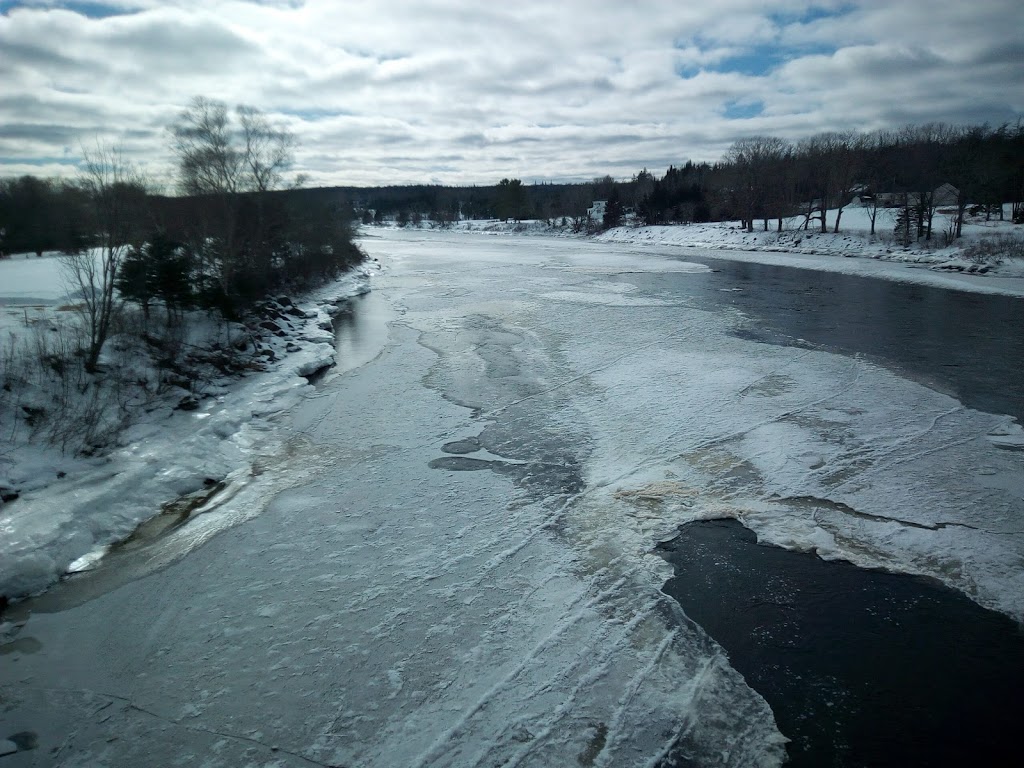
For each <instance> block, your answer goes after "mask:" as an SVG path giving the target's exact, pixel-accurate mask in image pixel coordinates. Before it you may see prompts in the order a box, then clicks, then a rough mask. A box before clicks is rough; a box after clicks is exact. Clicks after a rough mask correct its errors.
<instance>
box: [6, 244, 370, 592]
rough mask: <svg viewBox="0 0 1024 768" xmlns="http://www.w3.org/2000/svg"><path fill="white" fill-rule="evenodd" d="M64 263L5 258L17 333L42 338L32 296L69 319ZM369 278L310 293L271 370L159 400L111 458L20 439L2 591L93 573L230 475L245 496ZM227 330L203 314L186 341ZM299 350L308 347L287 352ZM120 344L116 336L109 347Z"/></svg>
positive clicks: (9, 479) (362, 272)
mask: <svg viewBox="0 0 1024 768" xmlns="http://www.w3.org/2000/svg"><path fill="white" fill-rule="evenodd" d="M58 264H59V262H58V261H57V260H56V259H54V258H43V259H15V260H3V261H0V309H2V310H3V311H2V315H3V316H5V317H7V318H9V319H10V318H13V319H14V322H9V323H8V325H7V327H6V329H5V330H6V333H7V334H8V335H12V334H25V333H26V332H28V331H29V330H30V328H29V329H27V328H26V327H25V326H24V324H23V323H20V324H19V323H18V322H17V319H18V317H19V313H21V312H23V311H24V307H22V306H21V305H20V304H18V302H20V301H22V300H23V299H24V297H28V296H31V297H33V300H34V301H39V300H45V301H47V302H49V305H44V306H42V307H40V308H38V311H39V313H40V315H41V316H43V317H53V316H54V314H55V313H58V312H60V311H61V310H59V309H58V308H55V307H53V306H52V305H53V304H55V303H57V302H60V301H62V300H64V299H65V298H66V296H64V295H63V293H62V292H61V291H60V290H58V289H55V288H53V286H54V285H55V284H59V282H60V281H59V274H58V270H59V267H58ZM368 278H369V271H368V270H367V269H365V268H359V269H357V270H355V271H353V272H352V273H349V274H348V275H347V276H345V277H343V278H342V279H341V280H339V281H337V282H336V283H333V284H331V285H329V286H326V287H324V288H322V289H319V290H317V291H314V292H313V293H311V294H310V295H309V296H307V297H305V299H304V302H303V303H302V306H303V308H304V309H305V310H306V312H305V315H306V316H305V317H304V318H302V319H301V320H300V321H297V322H296V326H297V328H296V330H295V332H294V334H293V335H292V337H289V338H281V339H277V338H274V339H273V340H272V341H270V342H269V344H270V346H271V348H273V349H275V352H276V355H277V358H278V359H277V360H276V361H275V362H272V363H269V364H267V366H266V367H267V369H268V370H266V372H263V373H260V374H259V375H252V376H249V377H246V378H244V379H242V380H241V381H240V382H236V381H233V380H231V379H228V378H226V377H225V378H222V379H221V380H220V381H214V382H212V383H210V384H209V385H208V386H207V387H206V392H205V395H206V396H207V397H206V399H203V400H200V401H199V403H200V404H199V407H198V409H197V410H195V411H190V412H185V411H181V410H174V409H173V405H174V403H175V402H176V401H175V400H174V399H173V397H172V399H171V400H165V401H163V402H155V403H152V404H150V405H149V406H148V407H147V409H146V411H145V412H143V413H140V414H138V415H137V421H136V423H134V424H132V425H131V426H130V427H129V428H128V429H127V430H126V431H125V432H124V433H123V434H122V435H121V436H120V438H119V442H118V447H117V448H116V449H115V450H113V451H112V452H110V453H108V454H106V455H102V456H99V457H95V458H81V457H74V456H70V455H64V454H62V453H61V452H60V450H59V449H58V448H56V447H52V446H46V445H43V444H40V443H39V442H38V441H31V442H25V441H23V440H21V441H16V442H14V443H13V444H12V445H11V447H10V448H9V449H8V450H7V451H5V452H4V453H3V454H2V455H0V486H6V487H13V488H16V489H18V490H19V491H20V492H21V497H20V498H19V499H18V500H17V502H16V503H11V504H3V505H0V595H7V596H11V597H16V596H20V595H24V594H29V593H32V592H36V591H38V590H41V589H44V588H45V587H47V586H49V585H50V584H51V583H53V582H54V581H56V580H57V579H58V578H59V577H60V576H62V575H63V574H65V573H67V572H69V571H76V570H80V569H81V568H84V567H86V566H87V565H88V564H89V563H91V562H93V561H95V560H96V559H97V557H98V555H100V554H102V553H104V552H105V551H106V550H107V548H108V547H109V546H110V545H111V544H112V543H114V542H117V541H120V540H122V539H124V538H125V537H127V536H128V535H130V534H131V533H132V531H134V530H135V528H136V527H137V526H138V525H139V523H141V522H143V521H145V520H146V519H148V518H151V517H153V516H154V515H156V514H159V512H160V509H161V505H163V504H166V503H168V502H172V501H174V500H175V499H177V498H178V497H180V496H182V495H185V494H190V493H194V492H196V491H198V490H200V489H202V488H203V486H204V482H206V481H208V480H209V479H213V480H221V479H224V478H226V479H227V481H228V484H229V486H230V489H229V491H228V492H225V493H236V492H237V489H238V487H239V486H241V485H244V484H245V483H246V482H247V479H246V476H247V473H248V472H249V470H250V468H251V463H252V461H253V460H254V459H255V458H256V457H258V456H259V455H260V452H261V451H267V450H272V449H271V448H269V447H268V440H269V442H270V443H272V442H273V439H272V438H269V437H268V433H269V432H270V422H271V420H273V419H274V418H275V417H276V416H277V415H278V414H280V413H281V412H283V411H285V410H287V409H288V408H289V407H290V406H292V405H294V404H295V403H296V402H297V401H298V400H299V399H301V398H302V397H304V396H305V393H306V392H307V391H308V390H309V389H310V388H311V387H310V385H309V383H308V382H307V381H306V379H305V378H303V377H304V376H307V375H309V374H311V373H313V372H315V371H317V370H319V369H321V368H323V367H324V366H327V365H331V364H332V363H333V361H334V346H333V337H332V335H331V334H330V332H329V331H324V330H323V326H325V325H326V326H329V323H330V316H329V313H330V312H333V311H336V310H335V306H336V304H337V303H338V302H339V301H342V300H343V299H345V298H347V297H350V296H354V295H357V294H359V293H362V292H365V291H366V290H368ZM40 297H41V298H40ZM223 329H224V324H223V323H218V322H214V321H211V320H209V319H204V318H203V316H200V315H198V314H197V315H196V316H195V317H193V318H191V323H190V325H189V333H190V335H189V336H188V337H186V339H185V342H186V343H191V344H194V345H198V344H200V343H201V342H202V340H204V339H206V338H208V337H210V336H216V335H217V334H218V333H222V332H223ZM229 332H233V331H231V328H230V327H229ZM289 342H292V343H293V344H294V343H296V342H297V347H298V348H296V351H294V352H291V353H285V346H286V344H288V343H289ZM116 346H117V340H116V339H115V338H112V339H111V340H110V341H109V342H108V348H111V349H112V348H114V347H116ZM139 375H146V374H145V373H140V374H139ZM177 397H180V394H179V395H178V396H177ZM8 428H9V425H8Z"/></svg>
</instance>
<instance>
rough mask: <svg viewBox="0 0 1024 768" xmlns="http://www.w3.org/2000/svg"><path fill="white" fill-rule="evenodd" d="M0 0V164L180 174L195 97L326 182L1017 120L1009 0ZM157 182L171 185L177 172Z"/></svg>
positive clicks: (1016, 21)
mask: <svg viewBox="0 0 1024 768" xmlns="http://www.w3.org/2000/svg"><path fill="white" fill-rule="evenodd" d="M498 5H499V4H498V3H495V2H483V1H482V0H422V1H420V2H416V1H415V0H388V1H387V2H383V1H368V2H363V1H362V0H305V1H303V0H262V1H255V0H253V1H249V2H246V1H244V0H201V1H200V0H162V1H159V2H158V1H157V0H91V1H86V2H53V1H52V0H0V14H2V15H0V176H7V175H12V174H21V173H34V174H36V175H43V176H58V175H61V176H67V175H73V174H74V173H75V164H76V162H77V161H78V160H79V159H80V156H81V147H82V146H83V145H86V146H89V145H94V144H95V142H96V141H97V140H100V141H103V142H116V143H121V144H123V146H124V147H125V150H126V151H127V153H128V154H129V155H130V156H131V157H132V158H133V159H135V160H136V161H138V162H139V163H140V164H143V165H145V167H146V168H147V170H148V172H149V173H150V174H151V175H153V176H154V177H158V178H160V179H164V180H169V179H170V178H171V170H170V169H171V167H172V161H171V158H170V155H169V151H168V132H167V125H168V124H169V123H171V122H172V121H173V119H174V117H175V115H176V114H178V113H179V112H180V111H181V109H182V108H183V107H184V106H185V105H186V104H187V103H188V101H189V100H190V99H191V98H192V97H193V96H195V95H198V94H202V95H204V96H208V97H210V98H215V99H220V100H222V101H225V102H227V103H228V104H242V103H244V104H249V105H252V106H255V107H257V108H259V109H261V110H263V111H264V112H266V113H267V114H268V115H269V116H270V117H271V118H272V119H273V120H275V121H277V122H280V123H281V124H283V125H286V126H287V127H288V128H289V129H290V130H291V131H292V132H293V133H294V134H295V135H296V137H297V139H298V142H299V149H298V151H297V157H296V160H297V163H296V168H295V170H296V171H301V172H304V173H306V174H308V175H309V177H310V180H311V182H312V183H318V184H359V185H362V184H367V185H370V184H399V183H444V184H458V183H481V184H493V183H495V182H496V181H497V180H499V179H500V178H502V177H504V176H511V177H519V178H522V179H524V180H527V181H540V180H584V179H590V178H593V177H594V176H599V175H604V174H605V173H610V174H612V175H614V176H616V177H623V178H628V177H629V176H631V175H632V174H634V173H635V172H636V171H638V170H640V169H641V168H643V167H647V168H650V169H651V170H652V171H655V172H656V173H658V174H661V173H662V172H663V171H664V169H665V168H666V167H667V166H668V165H669V164H670V163H675V164H679V163H680V162H683V161H685V160H687V159H693V160H716V159H718V158H720V157H721V155H722V154H723V153H724V151H725V150H726V149H727V148H728V146H729V145H730V144H731V143H732V142H733V141H734V140H735V139H736V138H739V137H742V136H749V135H754V134H773V135H777V136H782V137H786V138H792V139H797V138H800V137H803V136H807V135H810V134H813V133H815V132H818V131H825V130H844V129H850V128H853V129H858V130H862V131H867V130H874V129H878V128H893V127H899V126H902V125H905V124H907V123H921V122H930V121H943V122H949V123H972V124H973V123H981V122H986V121H987V122H991V123H996V124H998V123H1002V122H1005V121H1016V120H1017V119H1018V118H1020V117H1021V116H1022V115H1024V35H1022V31H1024V15H1022V12H1021V6H1020V0H972V1H971V2H965V1H964V0H854V1H851V2H846V1H844V0H820V1H811V0H638V1H636V2H630V1H629V0H615V1H614V2H606V1H605V0H541V1H540V2H535V0H517V2H507V3H501V4H500V5H501V6H502V7H500V8H499V7H498ZM168 183H169V181H168Z"/></svg>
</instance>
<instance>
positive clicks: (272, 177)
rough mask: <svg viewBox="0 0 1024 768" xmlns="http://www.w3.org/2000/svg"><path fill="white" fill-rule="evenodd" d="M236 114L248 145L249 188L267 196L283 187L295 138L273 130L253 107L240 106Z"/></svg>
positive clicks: (246, 160)
mask: <svg viewBox="0 0 1024 768" xmlns="http://www.w3.org/2000/svg"><path fill="white" fill-rule="evenodd" d="M237 112H238V119H239V122H240V123H241V126H242V138H243V141H244V143H245V150H244V155H243V157H244V159H245V166H246V170H247V176H248V178H247V179H246V181H247V184H246V186H247V187H248V188H249V189H251V190H252V191H255V192H266V191H267V190H270V189H273V188H274V187H277V186H279V185H280V184H281V181H282V177H283V174H284V171H285V169H286V168H288V166H290V165H291V163H292V150H293V149H294V147H295V137H294V136H293V135H292V134H291V133H289V132H288V131H285V130H281V129H276V128H274V127H273V126H272V125H271V124H270V123H269V122H268V120H267V118H266V116H265V115H264V114H263V113H262V112H260V111H259V110H257V109H255V108H253V107H246V106H240V107H238V110H237Z"/></svg>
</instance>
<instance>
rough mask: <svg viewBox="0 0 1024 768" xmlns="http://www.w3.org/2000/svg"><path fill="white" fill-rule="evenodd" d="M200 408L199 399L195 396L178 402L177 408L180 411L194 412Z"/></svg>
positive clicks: (188, 396)
mask: <svg viewBox="0 0 1024 768" xmlns="http://www.w3.org/2000/svg"><path fill="white" fill-rule="evenodd" d="M198 407H199V398H198V397H196V396H195V395H187V396H186V397H183V398H181V400H180V401H178V404H177V405H176V406H175V408H177V409H178V410H179V411H194V410H196V408H198Z"/></svg>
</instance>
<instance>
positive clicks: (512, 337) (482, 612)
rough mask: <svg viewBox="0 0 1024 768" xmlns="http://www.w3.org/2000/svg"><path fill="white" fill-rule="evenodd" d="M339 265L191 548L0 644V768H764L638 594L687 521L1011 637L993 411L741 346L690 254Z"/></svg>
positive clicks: (1020, 524) (736, 325)
mask: <svg viewBox="0 0 1024 768" xmlns="http://www.w3.org/2000/svg"><path fill="white" fill-rule="evenodd" d="M364 247H365V248H366V250H367V251H368V252H369V253H370V254H371V255H373V256H376V257H378V258H379V259H380V260H381V261H382V263H383V265H384V270H383V272H382V273H381V274H380V275H379V276H378V277H376V278H375V279H374V293H373V294H372V298H366V299H363V300H361V302H360V304H361V307H357V309H356V311H359V310H360V309H362V312H361V314H359V315H358V316H356V317H353V318H351V319H350V320H349V321H348V325H346V326H344V327H342V328H341V330H340V333H341V343H342V344H343V347H342V349H343V351H345V350H347V352H346V357H347V358H348V361H347V362H346V360H342V365H341V370H342V372H339V373H338V374H336V375H329V376H328V377H326V378H325V379H324V380H323V381H321V382H319V383H318V385H317V389H316V391H315V393H313V394H312V395H311V396H310V397H309V398H308V399H306V400H305V401H304V402H303V403H302V404H301V405H300V406H299V407H297V408H296V409H294V410H292V411H291V412H289V413H288V414H286V415H285V416H283V417H281V418H280V419H279V420H278V422H277V425H276V429H277V430H278V435H277V436H276V438H277V440H278V443H279V445H280V447H279V448H278V449H275V450H274V451H272V452H269V453H268V452H264V453H262V454H260V456H259V459H258V460H254V463H253V471H252V476H253V477H252V479H251V482H250V483H249V484H248V486H247V487H246V490H245V491H244V492H240V493H238V494H236V495H235V496H233V497H232V498H230V499H227V500H226V501H225V502H224V505H223V506H222V507H221V508H220V509H218V510H216V511H215V512H214V513H211V515H210V516H209V520H207V521H205V522H204V521H203V520H202V518H200V519H199V520H197V521H196V525H198V526H200V527H202V526H204V525H205V526H206V528H207V529H208V530H214V529H215V533H216V535H212V536H210V535H207V536H196V535H192V538H189V536H190V534H189V532H188V529H189V528H190V527H191V526H186V527H185V529H183V530H182V531H179V532H177V533H175V534H174V535H172V536H168V537H165V538H163V539H159V540H157V541H155V542H154V543H153V544H152V545H151V550H150V552H149V554H147V560H146V562H151V563H155V565H152V566H149V567H147V566H146V565H145V563H142V561H138V562H135V563H134V565H133V566H132V569H127V570H122V572H131V573H132V574H133V578H132V579H117V578H111V577H109V576H104V575H102V574H93V575H87V576H85V577H84V580H83V581H82V582H81V583H82V584H88V583H89V580H90V579H91V580H93V583H94V584H97V585H100V587H93V588H91V589H90V588H88V587H85V586H83V587H76V586H75V584H74V582H71V583H69V585H68V586H67V587H66V588H64V589H63V591H61V590H55V592H54V594H53V596H52V597H51V598H50V599H49V601H48V602H47V601H46V600H43V601H39V602H38V603H37V604H36V606H35V609H34V612H33V614H32V616H31V618H30V619H29V622H28V623H27V624H26V626H25V627H24V629H23V631H22V632H21V633H20V634H19V636H18V639H17V640H16V641H15V643H14V644H12V646H14V647H5V648H2V649H0V650H2V651H3V655H0V725H2V727H3V729H4V731H2V732H0V739H3V738H6V737H9V736H16V737H17V739H16V742H17V743H18V744H23V745H24V744H29V743H31V744H34V745H35V746H34V748H31V749H28V748H23V749H22V751H19V752H17V753H16V754H14V755H11V756H9V757H5V758H0V766H4V768H6V766H7V765H10V766H12V768H13V767H14V766H19V767H20V766H24V765H111V766H122V765H123V766H149V765H153V766H165V765H170V764H182V765H186V764H187V765H197V766H211V767H212V766H236V765H244V764H251V765H267V766H271V765H273V766H304V765H322V766H382V767H384V766H496V765H503V766H514V765H519V766H554V765H583V766H588V765H594V766H634V765H635V766H656V765H659V763H661V762H663V761H664V760H665V759H666V758H667V757H670V758H671V760H672V761H673V762H674V764H677V765H697V766H715V765H722V766H737V767H740V766H743V767H746V766H772V765H779V764H781V762H782V760H783V759H784V756H785V747H784V743H785V736H787V735H789V734H784V733H783V732H781V731H780V730H779V727H778V726H777V723H776V718H775V716H774V715H773V712H772V710H771V709H770V707H769V706H768V703H767V702H766V701H765V699H764V698H762V696H761V695H760V694H759V693H758V692H756V691H755V690H754V689H753V688H752V687H750V685H748V684H747V682H745V680H744V678H743V677H742V676H741V675H740V673H739V672H737V671H736V669H735V668H734V666H733V664H731V663H730V660H729V658H728V657H727V655H726V652H725V651H723V650H722V648H721V647H720V646H719V645H718V643H716V642H715V640H714V639H712V637H711V636H710V635H709V634H708V633H707V632H706V631H705V630H704V629H703V628H702V627H701V626H700V625H699V624H697V623H695V622H694V621H693V620H691V619H690V618H689V617H688V616H687V615H686V614H684V612H683V610H682V609H681V608H680V605H679V603H677V602H676V601H675V600H673V599H671V598H669V597H668V596H667V595H666V594H665V593H663V592H662V587H663V585H664V584H665V582H666V581H667V580H668V579H669V578H670V577H671V576H672V575H673V568H672V567H671V566H670V565H669V564H668V563H667V562H666V561H665V560H664V559H663V558H662V556H661V555H659V553H658V550H657V545H658V544H659V542H663V541H668V540H670V539H672V538H674V537H675V535H676V533H677V530H678V526H679V525H680V524H682V523H686V522H689V521H695V520H703V519H711V518H735V519H738V520H740V521H741V522H742V523H743V524H744V526H746V527H747V528H748V529H750V530H752V531H754V532H755V533H756V534H757V535H758V536H759V537H760V539H761V540H762V541H764V542H768V543H775V544H779V545H782V546H785V547H788V548H791V549H798V550H801V551H810V552H817V553H818V554H820V555H821V556H822V557H824V558H826V559H840V558H841V559H845V560H849V561H851V562H853V563H855V564H857V565H861V566H871V567H884V568H888V569H891V570H895V571H904V572H909V573H914V574H919V575H924V576H928V577H932V578H933V579H935V580H938V581H940V582H942V583H944V584H946V585H948V586H950V587H953V588H955V589H957V590H959V591H960V592H962V593H964V594H967V595H970V596H971V598H972V599H973V600H974V601H975V602H976V603H977V604H980V605H983V606H986V607H989V608H992V609H996V610H998V611H1000V612H1002V613H1003V614H1005V615H1007V616H1010V617H1013V618H1015V619H1018V620H1019V619H1021V618H1022V617H1024V568H1022V563H1024V462H1022V457H1024V454H1022V453H1020V452H1014V451H1007V450H1002V449H1000V448H998V447H997V446H996V445H995V444H994V443H993V441H992V440H991V439H990V437H989V435H990V433H992V432H997V433H998V432H1006V431H1012V424H1011V422H1010V420H1009V419H1008V418H1007V417H1006V416H1002V415H998V414H991V413H986V412H983V411H979V410H972V409H971V408H969V407H966V406H965V405H964V404H962V403H961V402H960V401H959V400H956V399H954V398H953V397H951V396H950V395H948V394H943V393H941V392H939V391H936V390H935V389H932V388H927V387H925V386H923V385H922V384H921V383H918V381H915V380H912V379H911V378H907V377H903V376H899V375H896V374H895V373H893V372H892V371H891V370H890V369H889V368H887V367H884V366H883V365H881V364H880V362H879V360H876V359H874V357H873V355H874V354H877V356H878V357H879V358H885V355H884V354H882V353H872V355H869V356H862V355H858V354H856V352H858V350H850V349H847V348H845V343H844V342H842V341H841V340H839V341H835V344H834V346H835V347H836V348H835V350H834V351H830V345H829V344H826V343H825V342H824V340H822V339H814V338H810V337H807V335H805V334H800V333H795V332H793V329H792V328H788V329H787V328H769V327H766V325H765V321H764V319H763V318H764V316H765V312H766V310H764V309H763V307H762V308H760V309H759V308H758V306H755V305H754V304H750V303H746V304H745V303H744V302H742V301H739V300H738V298H737V297H738V295H739V293H740V292H742V291H743V290H745V289H747V288H749V286H744V285H743V284H741V283H740V282H739V281H738V280H736V279H733V277H734V276H732V275H730V274H729V273H728V271H725V272H713V271H712V269H711V267H709V266H708V264H712V262H708V261H706V260H705V263H693V262H687V261H683V260H680V259H679V258H670V257H668V256H666V255H665V254H662V253H657V252H654V251H652V250H651V249H645V250H636V251H630V250H628V249H623V248H621V247H615V246H609V245H607V244H598V243H583V242H578V241H571V240H559V239H547V238H539V237H538V238H498V237H487V236H474V235H465V234H461V235H446V234H435V233H405V232H387V233H385V234H384V235H383V236H381V237H375V238H368V239H366V240H365V241H364ZM676 253H678V252H676ZM712 266H714V268H715V269H718V268H720V267H719V265H717V264H712ZM716 294H719V295H720V297H721V301H714V300H712V299H711V297H712V296H714V295H716ZM755 303H756V302H755ZM1010 311H1012V309H1011V310H1010ZM780 334H781V335H780ZM792 336H800V337H802V338H804V339H805V340H804V341H802V342H798V341H797V340H796V339H795V338H791V337H792ZM805 337H806V338H805ZM765 340H768V341H773V342H775V343H769V344H766V343H763V342H764V341H765ZM912 373H914V374H915V379H918V380H921V379H927V378H928V376H927V373H926V372H922V371H918V370H914V371H912ZM954 388H955V387H954ZM278 443H274V444H275V445H277V444H278ZM216 520H220V521H222V523H221V524H220V525H219V527H218V525H217V524H215V522H211V521H216ZM211 526H212V527H211ZM183 542H184V543H183ZM189 542H194V543H192V544H189ZM161 548H166V549H167V550H168V551H170V552H173V556H166V557H161V556H160V550H161ZM710 562H714V557H712V558H711V560H710ZM76 589H77V590H78V593H77V596H76ZM61 595H64V596H63V597H62V596H61ZM719 597H721V596H719Z"/></svg>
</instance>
